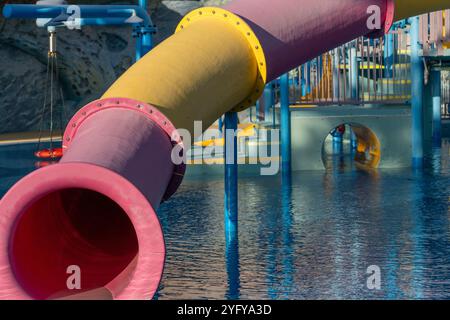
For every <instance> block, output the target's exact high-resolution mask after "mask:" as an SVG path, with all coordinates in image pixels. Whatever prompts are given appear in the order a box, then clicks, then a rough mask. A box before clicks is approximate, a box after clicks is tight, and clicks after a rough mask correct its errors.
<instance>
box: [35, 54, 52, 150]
mask: <svg viewBox="0 0 450 320" xmlns="http://www.w3.org/2000/svg"><path fill="white" fill-rule="evenodd" d="M49 72H50V53H48V55H47V72H46V75H45V87H44V90H45V91H44V104H43V106H42V111H41V119H40V120H39V139H38V144H37V147H36V152H37V151H39V150H40V149H41V140H42V131H43V127H44V116H45V110H46V107H47V93H48V80H49Z"/></svg>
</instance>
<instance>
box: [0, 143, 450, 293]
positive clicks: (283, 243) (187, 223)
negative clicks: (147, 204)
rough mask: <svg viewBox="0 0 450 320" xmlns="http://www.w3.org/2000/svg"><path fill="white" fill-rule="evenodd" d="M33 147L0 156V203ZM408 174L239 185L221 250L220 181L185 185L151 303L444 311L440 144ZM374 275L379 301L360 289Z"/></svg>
mask: <svg viewBox="0 0 450 320" xmlns="http://www.w3.org/2000/svg"><path fill="white" fill-rule="evenodd" d="M32 151H33V146H32V145H19V146H4V147H0V194H1V195H2V194H3V193H4V192H6V190H7V189H8V188H9V187H10V186H11V185H12V184H13V183H14V182H15V181H16V180H17V179H19V178H20V177H21V176H23V175H24V174H26V173H27V172H30V171H31V170H33V166H34V160H33V159H32V156H31V155H32ZM426 162H427V165H426V169H425V170H424V172H423V173H414V172H412V170H411V169H398V170H394V169H392V170H378V171H375V172H371V173H368V172H361V171H352V170H341V171H339V170H328V171H317V172H302V173H298V174H294V175H293V176H292V180H291V182H290V184H287V185H284V186H282V185H281V178H280V177H279V176H275V177H260V176H255V177H248V176H246V177H242V178H241V179H240V181H239V192H240V201H239V238H238V243H234V242H233V243H231V244H229V245H228V246H227V245H226V241H225V235H224V227H223V225H224V222H223V180H222V178H221V177H220V176H204V177H192V178H188V179H186V180H185V181H184V183H183V185H182V187H181V188H180V190H179V192H178V193H177V194H176V195H175V196H174V197H173V198H172V199H171V200H170V201H168V202H167V203H164V204H163V205H162V207H161V208H160V210H159V216H160V219H161V223H162V225H163V229H164V234H165V241H166V246H167V259H166V264H165V271H164V276H163V279H162V282H161V285H160V289H159V292H158V294H157V297H156V298H157V299H178V298H179V299H181V298H186V299H205V298H208V299H219V298H228V299H238V298H240V299H252V298H255V299H259V298H264V299H266V298H267V299H269V298H270V299H306V298H308V299H322V298H323V299H333V298H338V299H346V298H351V299H366V298H375V299H405V298H418V299H421V298H433V299H437V298H442V299H450V187H449V182H450V140H449V139H447V140H444V141H443V145H442V148H440V149H435V150H433V152H431V153H430V154H429V156H428V157H427V161H426ZM371 265H376V266H379V268H380V270H381V289H380V290H369V289H368V288H367V284H366V283H367V278H368V276H369V275H368V274H367V273H366V272H367V268H368V267H369V266H371Z"/></svg>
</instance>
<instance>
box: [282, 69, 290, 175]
mask: <svg viewBox="0 0 450 320" xmlns="http://www.w3.org/2000/svg"><path fill="white" fill-rule="evenodd" d="M280 91H281V93H280V103H281V170H282V172H283V173H290V172H291V112H290V109H289V107H290V103H289V75H288V74H284V75H282V76H281V78H280Z"/></svg>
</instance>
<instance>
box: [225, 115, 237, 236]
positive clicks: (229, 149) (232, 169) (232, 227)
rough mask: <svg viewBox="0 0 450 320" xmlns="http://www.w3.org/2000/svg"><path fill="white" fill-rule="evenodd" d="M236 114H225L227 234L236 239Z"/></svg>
mask: <svg viewBox="0 0 450 320" xmlns="http://www.w3.org/2000/svg"><path fill="white" fill-rule="evenodd" d="M237 125H238V116H237V113H236V112H227V113H226V114H225V150H224V155H225V164H224V165H225V234H226V236H227V237H235V236H236V233H237V222H238V165H237V137H236V132H237Z"/></svg>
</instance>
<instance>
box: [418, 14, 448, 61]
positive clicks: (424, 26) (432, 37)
mask: <svg viewBox="0 0 450 320" xmlns="http://www.w3.org/2000/svg"><path fill="white" fill-rule="evenodd" d="M420 24H421V28H420V41H421V42H422V44H423V54H424V56H442V55H446V54H448V51H447V50H448V49H450V10H445V11H438V12H433V13H429V14H424V15H421V16H420Z"/></svg>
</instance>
